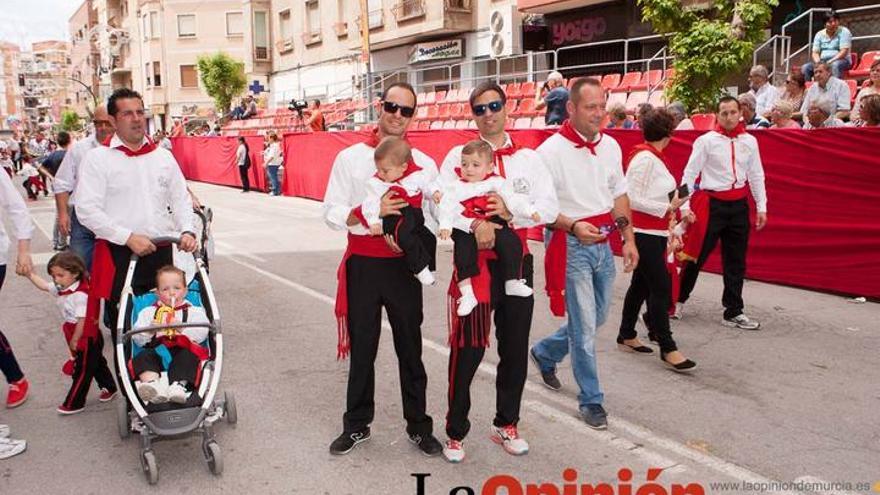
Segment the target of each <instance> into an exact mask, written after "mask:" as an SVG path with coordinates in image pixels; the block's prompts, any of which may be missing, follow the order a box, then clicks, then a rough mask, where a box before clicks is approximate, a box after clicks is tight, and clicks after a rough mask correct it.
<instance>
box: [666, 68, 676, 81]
mask: <svg viewBox="0 0 880 495" xmlns="http://www.w3.org/2000/svg"><path fill="white" fill-rule="evenodd" d="M663 77H664V78H665V79H673V78H675V69H666V74H664V75H663Z"/></svg>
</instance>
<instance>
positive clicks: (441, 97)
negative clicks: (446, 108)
mask: <svg viewBox="0 0 880 495" xmlns="http://www.w3.org/2000/svg"><path fill="white" fill-rule="evenodd" d="M434 101H436V102H437V103H443V102H445V101H446V91H437V94H436V96H435V97H434Z"/></svg>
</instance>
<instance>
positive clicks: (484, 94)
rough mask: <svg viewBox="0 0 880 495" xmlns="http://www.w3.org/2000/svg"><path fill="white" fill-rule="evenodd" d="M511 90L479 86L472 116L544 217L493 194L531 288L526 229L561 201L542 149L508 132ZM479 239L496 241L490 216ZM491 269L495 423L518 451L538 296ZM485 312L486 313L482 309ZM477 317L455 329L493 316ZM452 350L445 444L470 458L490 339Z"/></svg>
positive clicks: (513, 181) (466, 329)
mask: <svg viewBox="0 0 880 495" xmlns="http://www.w3.org/2000/svg"><path fill="white" fill-rule="evenodd" d="M506 103H507V95H505V93H504V90H503V89H501V87H500V86H498V85H497V84H496V83H494V82H488V83H483V84H481V85H479V86H477V87H476V88H475V89H474V91H473V93H471V97H470V107H471V111H472V112H473V116H474V122H476V124H477V128H478V129H479V130H480V139H482V140H483V141H486V142H487V143H489V144H490V145H491V146H492V149H493V150H494V152H495V170H494V172H495V173H496V174H498V175H500V176H502V177H504V179H505V180H506V181H508V182H509V185H510V186H511V188H512V189H513V191H514V194H516V195H522V196H523V197H524V198H526V200H527V201H528V202H529V203H530V204H531V206H532V207H533V208H534V209H535V210H536V211H537V212H538V215H539V216H540V218H541V220H540V221H538V222H536V221H535V220H533V219H532V218H531V217H528V216H513V215H511V214H510V212H509V211H508V210H507V208H506V207H505V205H504V202H503V200H501V197H500V196H498V195H497V194H493V195H492V197H491V200H490V201H491V204H492V206H493V211H492V212H491V215H492V216H495V215H497V216H499V217H501V218H502V219H504V220H508V221H511V222H512V223H513V226H514V228H515V229H517V233H518V234H520V239H521V240H522V244H523V254H524V257H523V263H522V267H523V268H522V271H523V273H522V277H523V278H524V279H525V280H526V283H527V284H528V285H529V287H534V282H533V280H532V279H533V272H534V269H533V258H532V255H531V254H530V253H529V250H528V243H527V242H526V240H525V238H526V229H527V228H529V227H535V226H538V225H542V224H544V223H546V222H548V221H553V220H554V219H556V217H557V215H558V214H559V203H558V201H557V199H556V190H555V188H554V187H553V180H552V178H551V177H550V173H549V172H548V171H547V169H546V167H545V166H544V163H543V160H542V159H541V156H540V155H539V154H538V153H537V152H536V151H534V150H531V149H528V148H521V147H519V146H518V145H516V144H515V143H514V142H513V141H512V140H511V138H510V135H509V134H507V133H506V132H504V124H505V122H506V121H507V110H506V108H505V104H506ZM461 150H462V146H456V147H454V148H452V150H450V151H449V154H447V155H446V159H445V160H443V165H442V166H441V167H440V176H441V178H442V180H443V183H445V184H449V183H452V182H455V181H457V180H458V177H457V175H456V173H455V169H456V168H458V167H460V166H461ZM471 226H472V227H471V230H470V232H473V233H474V235H475V237H476V239H477V244H478V246H480V247H481V248H482V249H489V248H491V247H492V245H493V244H494V241H495V230H496V229H498V228H499V226H498V225H497V224H494V223H492V222H482V221H475V222H473V223H472V224H471ZM488 269H489V272H490V274H491V275H492V291H491V309H492V310H494V312H495V328H496V330H495V335H496V338H497V339H498V358H499V362H498V378H497V380H496V381H495V389H496V399H497V400H496V406H495V411H496V412H495V419H494V421H493V422H492V432H491V434H492V437H493V439H494V440H495V441H496V442H497V443H499V444H501V445H502V446H503V447H504V449H505V450H506V451H507V452H508V453H510V454H513V455H522V454H525V453H527V452H528V449H529V444H528V442H526V441H525V440H524V439H522V438H520V437H519V433H518V430H517V423H518V422H519V419H520V418H519V411H520V402H521V400H522V392H523V387H524V386H525V380H526V376H527V367H528V350H529V331H530V329H531V326H532V311H533V309H534V305H535V298H534V296H529V297H526V298H523V297H514V296H506V295H505V294H504V290H503V286H504V284H503V282H504V280H503V277H501V276H500V275H498V270H499V269H500V266H499V265H498V264H496V263H493V262H490V263H489V266H488ZM483 314H485V315H486V316H487V317H488V315H489V313H488V312H483ZM471 315H472V316H470V317H468V318H464V319H462V320H461V321H460V324H459V325H458V326H457V327H455V328H454V329H453V331H454V333H458V332H460V333H461V335H464V336H468V335H474V333H473V332H471V327H472V326H473V325H474V324H475V323H477V325H481V326H478V328H484V329H485V330H486V332H488V330H489V329H490V323H491V322H489V321H487V322H475V318H480V312H479V311H474V312H473V313H471ZM451 340H452V341H453V342H454V343H453V344H452V349H451V350H450V355H449V363H450V364H449V381H450V385H449V412H448V413H447V416H446V434H447V436H448V437H449V440H448V441H447V442H446V447H445V448H444V450H443V453H444V455H445V456H446V458H447V459H448V460H449V461H450V462H459V461H461V460H463V459H464V449H463V446H462V441H463V440H464V437H465V436H466V435H467V434H468V432H469V430H470V422H469V421H468V412H469V409H470V383H471V381H472V379H473V377H474V374H475V373H476V371H477V367H478V366H479V364H480V362H481V361H482V359H483V355H484V354H485V352H486V347H485V346H486V345H487V344H488V339H478V342H473V341H472V340H473V339H468V338H462V339H459V338H454V339H451Z"/></svg>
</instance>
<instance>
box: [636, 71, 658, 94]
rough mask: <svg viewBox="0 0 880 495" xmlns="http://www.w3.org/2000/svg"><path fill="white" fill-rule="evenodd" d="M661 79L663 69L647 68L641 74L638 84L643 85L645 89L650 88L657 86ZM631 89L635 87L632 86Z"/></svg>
mask: <svg viewBox="0 0 880 495" xmlns="http://www.w3.org/2000/svg"><path fill="white" fill-rule="evenodd" d="M662 80H663V71H662V70H660V69H655V70H649V71H647V72H644V73H643V74H642V82H641V83H640V85H641V86H644V88H643V89H645V90H647V89H651V88H653V87H655V86H657V85H658V84H659V83H660V81H662ZM633 89H635V88H633Z"/></svg>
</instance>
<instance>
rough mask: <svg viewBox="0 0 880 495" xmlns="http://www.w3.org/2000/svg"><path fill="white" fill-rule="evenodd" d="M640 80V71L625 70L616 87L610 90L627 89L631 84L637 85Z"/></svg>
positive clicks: (619, 90)
mask: <svg viewBox="0 0 880 495" xmlns="http://www.w3.org/2000/svg"><path fill="white" fill-rule="evenodd" d="M641 81H642V73H641V72H627V73H626V74H624V75H623V77H622V78H621V79H620V85H618V86H617V88H616V89H614V90H612V92H622V91H629V90H630V88H631V87H632V86H638V85H639V83H641Z"/></svg>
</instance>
